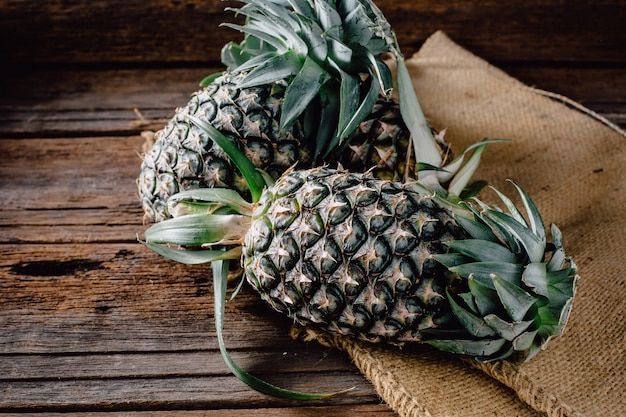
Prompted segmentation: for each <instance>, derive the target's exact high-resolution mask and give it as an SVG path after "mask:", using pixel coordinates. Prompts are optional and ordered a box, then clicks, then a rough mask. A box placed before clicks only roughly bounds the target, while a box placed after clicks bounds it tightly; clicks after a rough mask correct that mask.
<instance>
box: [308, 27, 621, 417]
mask: <svg viewBox="0 0 626 417" xmlns="http://www.w3.org/2000/svg"><path fill="white" fill-rule="evenodd" d="M407 65H408V67H409V72H410V73H411V76H412V78H413V82H414V86H415V89H416V91H417V94H418V97H419V99H420V102H421V104H422V107H423V109H424V112H425V114H426V115H427V117H428V119H429V121H430V122H431V124H432V125H433V126H434V127H435V128H437V129H438V130H441V129H446V138H447V140H448V141H450V142H451V143H452V146H453V149H454V150H455V152H457V153H458V152H460V151H461V150H463V149H464V148H465V147H467V146H469V145H470V144H472V143H475V142H477V141H480V140H481V139H483V138H485V137H487V138H492V139H495V138H506V139H510V140H511V142H507V143H497V144H492V145H489V147H488V148H487V150H486V152H485V153H484V156H483V162H482V165H481V168H480V169H479V171H478V172H477V173H476V175H475V178H476V179H478V178H480V179H485V180H487V181H488V182H489V183H490V184H491V185H493V186H494V187H496V188H497V189H499V190H501V191H504V192H505V193H506V194H508V195H510V196H513V195H515V190H514V188H513V186H512V185H511V184H510V183H508V182H507V179H512V180H514V181H515V182H516V183H518V184H519V185H520V186H521V187H522V188H524V189H525V190H526V191H527V192H528V193H529V194H530V196H531V197H532V198H533V200H534V201H535V203H536V204H537V206H538V207H539V209H540V211H541V212H542V215H543V218H544V221H545V222H546V224H549V223H555V224H557V225H558V226H559V227H560V229H561V231H562V232H563V235H564V245H565V249H566V251H567V253H568V254H569V255H571V256H572V257H573V259H574V261H575V262H576V264H577V265H578V267H579V273H580V276H581V279H580V281H579V285H578V290H577V293H576V297H575V301H574V306H573V309H572V313H571V316H570V320H569V323H568V325H567V328H566V332H565V333H564V335H562V336H561V337H559V338H556V339H554V340H552V341H551V342H550V343H549V345H548V346H547V348H546V349H545V350H544V351H542V352H540V353H539V354H538V355H537V356H536V357H535V358H533V359H531V360H530V361H528V362H516V361H503V362H496V363H489V364H480V363H477V362H475V361H473V360H459V359H456V358H453V357H451V356H448V355H445V354H442V353H439V352H436V351H434V350H433V349H430V348H428V347H424V346H405V347H404V348H403V349H395V348H388V347H374V346H370V345H364V344H360V343H355V342H352V341H349V340H343V339H330V338H326V339H325V340H322V341H323V342H325V343H330V344H334V345H335V346H338V347H339V348H341V349H344V350H345V351H347V352H348V353H349V355H350V356H351V357H352V359H353V361H354V363H355V364H356V366H357V367H358V368H359V369H360V370H361V371H362V372H363V373H364V375H366V377H367V378H368V379H369V380H371V381H372V383H373V384H374V386H375V387H376V389H377V391H378V393H379V395H380V396H381V398H383V399H384V400H385V401H386V402H387V403H388V404H389V405H390V407H391V408H393V409H394V410H396V411H397V413H398V414H399V415H400V416H403V417H404V416H412V417H424V416H433V417H438V416H446V417H456V416H463V417H472V416H481V417H483V416H542V415H547V416H550V417H552V416H589V417H592V416H597V417H606V416H626V317H625V316H626V273H625V272H624V270H625V268H624V266H623V263H624V257H625V256H626V138H624V137H623V136H621V135H620V134H619V133H618V132H616V131H615V130H614V129H611V128H609V127H607V125H606V124H604V123H602V122H601V121H599V120H598V119H597V118H594V117H592V116H590V115H589V113H588V112H584V111H581V109H580V108H574V107H573V106H572V103H571V102H570V103H569V104H568V103H567V100H558V99H555V97H554V96H551V95H550V94H547V93H545V92H542V91H538V90H535V89H533V88H530V87H528V86H526V85H524V84H522V83H521V82H519V81H517V80H515V79H513V78H512V77H510V76H508V75H507V74H505V73H504V72H502V71H501V70H499V69H497V68H495V67H493V66H492V65H490V64H489V63H487V62H485V61H484V60H482V59H480V58H478V57H476V56H475V55H473V54H471V53H469V52H468V51H467V50H465V49H463V48H462V47H460V46H459V45H457V44H455V43H454V42H453V41H451V40H450V39H449V38H448V37H447V36H446V35H445V34H444V33H441V32H438V33H436V34H434V35H433V36H432V37H431V38H429V39H428V41H427V42H426V43H425V44H424V45H423V47H422V48H421V49H420V51H419V52H418V53H417V54H416V55H415V56H413V57H411V58H410V59H408V60H407ZM564 101H565V102H564ZM481 199H483V200H485V201H487V202H492V203H495V202H496V199H497V198H496V197H495V194H493V193H492V192H490V191H489V190H485V191H483V192H481ZM318 339H319V338H318Z"/></svg>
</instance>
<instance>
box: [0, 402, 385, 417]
mask: <svg viewBox="0 0 626 417" xmlns="http://www.w3.org/2000/svg"><path fill="white" fill-rule="evenodd" d="M44 413H45V414H43V413H42V414H39V413H36V412H35V413H33V412H30V413H29V414H28V415H30V416H33V417H36V416H40V415H41V416H44V415H45V417H78V416H80V417H111V416H120V415H121V416H123V417H171V416H172V415H176V416H178V417H233V416H239V415H246V416H250V417H257V416H262V417H337V416H354V417H357V416H359V417H360V416H368V417H397V414H396V413H394V412H393V411H391V410H390V409H389V407H388V406H387V405H384V404H365V405H360V404H351V405H336V406H335V405H333V406H311V405H309V406H298V407H290V408H269V407H268V408H257V409H249V408H247V407H246V408H243V407H242V408H236V409H234V408H230V409H221V410H176V411H175V412H173V411H124V412H123V414H120V413H110V412H106V411H104V412H97V411H96V412H89V411H83V412H80V413H74V412H64V413H54V412H52V413H51V412H44ZM0 415H1V416H2V417H24V414H22V413H0Z"/></svg>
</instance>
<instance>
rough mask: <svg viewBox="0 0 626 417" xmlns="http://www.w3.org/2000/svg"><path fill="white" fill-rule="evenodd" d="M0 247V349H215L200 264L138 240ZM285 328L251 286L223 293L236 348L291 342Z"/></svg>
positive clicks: (204, 271) (285, 322)
mask: <svg viewBox="0 0 626 417" xmlns="http://www.w3.org/2000/svg"><path fill="white" fill-rule="evenodd" d="M0 254H1V258H0V277H2V279H0V304H1V305H2V309H1V310H0V323H2V325H1V326H0V352H4V353H50V352H55V353H67V352H122V351H127V352H128V351H130V352H138V351H144V352H145V351H182V350H198V349H207V348H208V349H217V341H216V340H215V331H214V327H213V297H212V287H211V284H210V282H209V280H210V268H208V267H206V266H185V265H180V264H177V263H174V262H169V261H166V260H164V259H162V258H161V257H159V256H157V255H155V254H154V253H152V252H151V251H149V250H148V249H146V248H144V247H143V246H142V245H140V244H138V243H132V244H110V245H109V244H98V245H94V244H72V245H60V244H52V245H43V244H40V245H25V244H19V245H1V246H0ZM250 332H253V333H254V337H253V338H251V337H250V336H249V334H248V333H250ZM288 333H289V321H288V320H286V319H284V318H283V317H281V316H279V315H277V314H274V313H272V312H270V310H269V309H268V308H266V307H265V306H264V305H263V303H262V302H260V301H259V298H258V297H257V296H256V295H255V294H254V292H252V291H251V290H246V291H243V292H242V293H240V294H239V295H238V296H237V298H236V299H235V300H234V301H233V302H231V303H228V307H227V314H226V323H225V337H226V338H227V340H228V344H229V346H230V347H231V348H232V349H253V348H254V347H255V346H272V345H276V343H277V341H279V343H280V344H285V345H290V344H291V345H293V344H294V343H295V342H293V341H291V340H290V338H289V336H288Z"/></svg>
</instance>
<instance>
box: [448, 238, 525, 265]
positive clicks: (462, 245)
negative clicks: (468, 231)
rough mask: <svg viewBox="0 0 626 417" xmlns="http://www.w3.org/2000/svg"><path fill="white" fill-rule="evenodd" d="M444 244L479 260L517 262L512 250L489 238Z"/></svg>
mask: <svg viewBox="0 0 626 417" xmlns="http://www.w3.org/2000/svg"><path fill="white" fill-rule="evenodd" d="M445 244H446V245H447V246H449V247H450V248H452V249H454V250H455V251H457V252H460V253H462V254H464V255H467V256H469V257H470V258H473V259H475V260H476V261H479V262H502V263H508V264H515V263H517V259H516V256H515V254H514V253H513V252H511V251H510V250H509V249H508V248H506V247H504V246H502V245H501V244H498V243H495V242H492V241H489V240H480V239H464V240H454V241H451V242H446V243H445Z"/></svg>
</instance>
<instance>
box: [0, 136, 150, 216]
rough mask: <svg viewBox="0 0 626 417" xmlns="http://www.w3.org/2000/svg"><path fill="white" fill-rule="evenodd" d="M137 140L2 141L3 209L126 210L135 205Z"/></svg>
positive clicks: (140, 142)
mask: <svg viewBox="0 0 626 417" xmlns="http://www.w3.org/2000/svg"><path fill="white" fill-rule="evenodd" d="M143 142H144V140H143V139H142V138H141V137H139V136H136V137H95V138H94V137H91V138H73V139H39V140H6V139H5V140H0V152H2V153H3V155H5V156H6V157H5V159H3V161H2V164H0V188H1V189H2V190H3V199H2V202H0V206H1V207H2V208H3V209H4V210H26V209H30V210H35V209H37V210H43V209H54V210H58V209H74V210H76V209H82V208H88V209H97V208H105V207H108V208H112V209H120V208H121V209H123V210H128V207H129V206H131V207H134V206H137V207H138V205H139V203H138V199H137V198H136V197H135V196H136V195H137V192H136V186H135V178H136V177H137V175H138V173H139V165H140V164H141V159H140V157H139V153H140V152H141V146H142V144H143Z"/></svg>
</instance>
